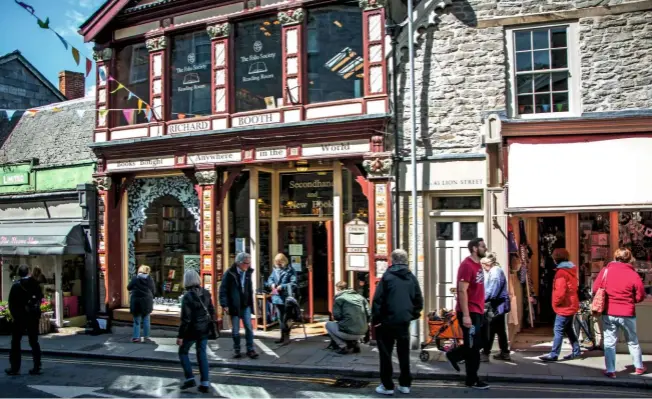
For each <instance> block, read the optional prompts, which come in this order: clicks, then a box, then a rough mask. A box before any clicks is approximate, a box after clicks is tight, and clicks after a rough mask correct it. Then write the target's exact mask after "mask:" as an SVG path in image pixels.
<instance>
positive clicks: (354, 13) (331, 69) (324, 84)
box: [307, 4, 364, 103]
mask: <svg viewBox="0 0 652 399" xmlns="http://www.w3.org/2000/svg"><path fill="white" fill-rule="evenodd" d="M307 52H308V102H309V103H318V102H324V101H337V100H347V99H351V98H359V97H362V95H363V87H364V83H363V82H364V69H363V68H364V60H363V58H362V56H363V52H362V12H361V11H360V7H359V6H358V5H357V4H346V5H344V4H342V5H336V6H330V7H324V8H319V9H316V10H314V11H310V12H309V13H308V46H307Z"/></svg>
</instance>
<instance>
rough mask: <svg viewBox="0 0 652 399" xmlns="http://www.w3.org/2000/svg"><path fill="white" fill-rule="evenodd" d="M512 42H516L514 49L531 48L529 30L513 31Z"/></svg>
mask: <svg viewBox="0 0 652 399" xmlns="http://www.w3.org/2000/svg"><path fill="white" fill-rule="evenodd" d="M514 42H515V44H516V51H522V50H531V47H532V43H531V42H530V32H529V31H527V32H522V31H521V32H516V33H514Z"/></svg>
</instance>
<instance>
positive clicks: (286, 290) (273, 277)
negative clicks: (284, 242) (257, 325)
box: [265, 253, 297, 345]
mask: <svg viewBox="0 0 652 399" xmlns="http://www.w3.org/2000/svg"><path fill="white" fill-rule="evenodd" d="M296 284H297V273H296V271H295V270H294V268H293V267H291V266H289V265H288V258H287V257H286V256H285V255H283V254H282V253H279V254H277V255H276V256H275V257H274V270H272V273H271V274H270V275H269V278H268V279H267V283H266V284H265V286H266V287H267V288H268V289H270V290H272V303H273V304H274V305H275V306H276V310H277V312H278V320H279V327H280V328H281V338H280V339H279V340H277V341H275V343H277V344H283V345H287V344H289V343H290V329H289V328H288V326H287V324H286V323H285V320H284V318H285V299H286V298H287V297H288V295H289V294H290V293H291V292H293V291H294V290H295V289H296Z"/></svg>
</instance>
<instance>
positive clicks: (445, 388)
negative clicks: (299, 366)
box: [0, 356, 650, 399]
mask: <svg viewBox="0 0 652 399" xmlns="http://www.w3.org/2000/svg"><path fill="white" fill-rule="evenodd" d="M0 358H1V359H2V360H0V362H2V363H4V364H7V362H8V359H7V357H6V356H0ZM29 367H31V359H23V368H24V370H23V373H22V374H21V375H20V376H15V377H9V376H7V375H6V374H4V373H2V375H1V376H0V387H2V388H1V389H0V397H13V398H37V397H38V398H56V397H71V398H72V397H78V398H82V397H84V398H114V397H130V398H142V397H181V398H194V397H201V396H202V395H201V394H199V393H197V392H196V391H194V390H191V391H187V392H180V390H179V383H180V381H181V377H182V374H181V371H180V368H178V367H176V366H174V365H170V364H162V363H158V364H155V363H140V362H138V363H137V362H125V361H110V360H92V359H71V358H57V357H45V358H44V374H43V375H41V376H30V375H28V374H27V372H26V371H27V369H28V368H29ZM3 368H4V366H3ZM211 383H212V385H211V388H212V395H205V396H206V397H225V398H281V397H283V398H287V397H294V398H332V399H336V398H367V397H379V396H380V395H377V394H376V393H375V392H374V388H375V387H376V384H377V383H378V382H377V381H375V380H364V379H358V380H342V379H338V377H333V376H301V375H288V374H273V373H254V372H247V371H237V370H227V369H212V370H211ZM398 395H401V394H399V393H396V394H395V396H398ZM401 396H403V395H401ZM410 396H411V397H420V398H425V397H487V398H509V397H512V398H518V397H546V398H550V397H557V398H562V397H563V398H586V397H592V398H596V397H605V398H606V397H610V398H625V397H648V398H649V397H650V391H645V390H638V389H625V388H608V387H599V388H596V387H591V386H568V385H564V386H558V385H531V384H513V383H496V384H492V388H491V389H490V390H488V391H475V390H470V389H468V388H466V387H464V386H462V385H461V384H459V383H457V382H445V381H442V382H439V381H423V380H422V381H416V382H415V383H414V385H413V390H412V394H411V395H410Z"/></svg>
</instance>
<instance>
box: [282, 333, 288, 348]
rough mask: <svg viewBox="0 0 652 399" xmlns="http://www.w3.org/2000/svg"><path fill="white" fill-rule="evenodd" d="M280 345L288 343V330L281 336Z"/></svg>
mask: <svg viewBox="0 0 652 399" xmlns="http://www.w3.org/2000/svg"><path fill="white" fill-rule="evenodd" d="M281 339H282V341H281V346H285V345H288V344H289V343H290V332H289V331H286V332H285V334H283V336H282V337H281Z"/></svg>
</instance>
